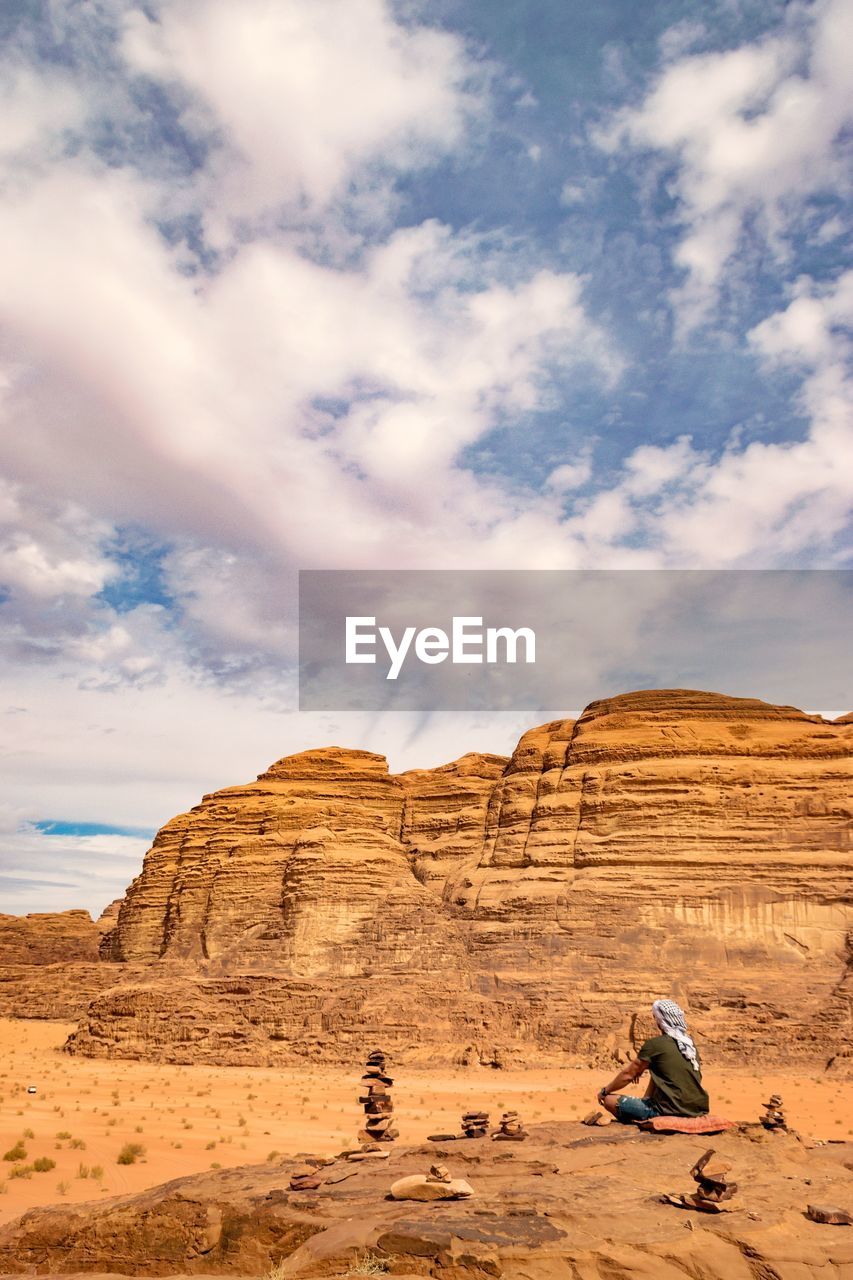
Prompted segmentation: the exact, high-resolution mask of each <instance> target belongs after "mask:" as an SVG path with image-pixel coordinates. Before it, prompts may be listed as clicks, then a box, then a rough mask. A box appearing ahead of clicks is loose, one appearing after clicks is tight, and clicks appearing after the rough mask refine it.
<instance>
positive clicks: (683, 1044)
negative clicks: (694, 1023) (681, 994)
mask: <svg viewBox="0 0 853 1280" xmlns="http://www.w3.org/2000/svg"><path fill="white" fill-rule="evenodd" d="M652 1014H653V1016H654V1020H655V1022H656V1023H657V1024H658V1027H659V1028H660V1030H661V1031H662V1032H663V1034H664V1035H665V1036H671V1037H672V1039H673V1040H674V1041H675V1043H676V1044H677V1045H678V1048H679V1051H680V1052H681V1055H682V1057H684V1058H686V1059H687V1061H688V1062H689V1063H690V1065H691V1067H692V1068H693V1070H694V1071H698V1070H699V1055H698V1054H697V1052H696V1045H695V1044H694V1043H693V1037H692V1036H691V1035H690V1032H689V1031H688V1030H687V1020H686V1018H685V1017H684V1010H683V1009H682V1008H681V1005H679V1004H676V1003H675V1001H674V1000H655V1002H654V1004H653V1005H652Z"/></svg>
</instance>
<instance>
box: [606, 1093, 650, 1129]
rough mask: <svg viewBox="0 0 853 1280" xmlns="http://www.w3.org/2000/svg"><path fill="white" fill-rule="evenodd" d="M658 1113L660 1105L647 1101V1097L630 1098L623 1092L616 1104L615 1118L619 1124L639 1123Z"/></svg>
mask: <svg viewBox="0 0 853 1280" xmlns="http://www.w3.org/2000/svg"><path fill="white" fill-rule="evenodd" d="M660 1114H661V1110H660V1107H657V1106H655V1104H654V1103H653V1102H649V1100H648V1098H632V1097H630V1096H629V1095H628V1094H625V1093H623V1094H622V1095H621V1097H620V1098H619V1101H618V1102H617V1104H616V1119H617V1120H618V1121H620V1123H621V1124H639V1123H640V1122H641V1121H642V1120H651V1118H652V1116H659V1115H660Z"/></svg>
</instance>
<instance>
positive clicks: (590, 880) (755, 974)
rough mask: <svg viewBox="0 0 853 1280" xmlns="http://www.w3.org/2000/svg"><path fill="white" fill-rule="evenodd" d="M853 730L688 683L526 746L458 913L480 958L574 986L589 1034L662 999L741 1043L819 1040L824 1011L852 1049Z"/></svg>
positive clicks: (718, 1035)
mask: <svg viewBox="0 0 853 1280" xmlns="http://www.w3.org/2000/svg"><path fill="white" fill-rule="evenodd" d="M850 732H851V727H850V725H849V724H843V723H842V724H838V723H836V724H828V723H826V722H824V721H823V720H821V719H820V718H818V717H810V716H806V715H804V714H803V713H802V712H799V711H796V710H795V709H793V708H788V707H771V706H768V705H766V704H764V703H761V702H757V701H751V700H746V699H733V698H724V697H721V696H719V695H714V694H703V693H694V692H688V691H683V690H660V691H650V692H646V693H637V694H629V695H625V696H623V697H619V698H612V699H608V700H605V701H601V702H596V703H593V704H592V705H591V706H590V707H588V708H587V710H586V711H585V712H584V714H583V715H582V716H581V718H580V719H579V720H578V721H577V722H576V723H572V722H571V721H558V722H555V723H553V724H550V725H546V726H543V727H542V728H541V729H537V730H534V731H532V732H531V733H529V734H527V735H525V737H524V738H522V740H521V742H520V744H519V747H518V750H517V751H516V753H515V755H514V756H513V758H512V761H511V763H510V765H509V768H508V769H507V772H506V775H505V776H504V778H503V779H502V781H501V782H500V783H499V784H498V786H497V787H496V790H495V793H494V796H493V799H492V804H491V806H490V812H489V820H488V823H487V829H486V839H485V842H484V847H483V851H482V854H481V856H480V857H479V858H478V859H477V860H476V861H474V860H472V861H471V862H470V863H467V864H465V865H464V866H463V867H461V868H460V870H459V872H458V873H457V874H456V876H455V877H452V878H450V880H449V881H448V884H447V888H446V891H445V896H446V901H447V903H448V908H449V909H450V911H451V912H452V914H453V915H454V918H455V919H456V920H457V921H458V922H459V923H460V925H462V926H463V927H464V928H466V930H467V934H468V937H469V939H470V945H471V947H472V950H473V951H474V953H475V954H476V956H477V958H478V964H481V965H484V966H485V964H488V966H489V967H490V969H492V970H496V971H498V972H501V973H503V974H504V976H505V978H506V979H510V978H512V979H514V980H515V981H517V982H518V983H520V984H521V985H523V986H524V987H526V988H528V989H529V988H530V979H531V976H532V975H536V974H537V970H539V969H540V968H541V965H542V964H543V962H545V963H547V964H548V966H549V984H553V983H554V980H555V979H557V981H556V986H557V989H559V988H560V985H561V982H565V981H567V980H568V981H570V982H573V983H575V984H576V986H577V987H578V988H579V989H581V990H582V991H583V995H582V997H581V1003H582V1007H583V1008H584V1010H585V1011H586V1020H587V1021H588V1022H589V1023H590V1024H591V1025H590V1039H592V1038H595V1037H598V1036H600V1028H601V1027H602V1026H603V1027H613V1026H614V1019H613V1012H612V1011H613V1009H614V1008H615V1007H618V1006H619V1005H621V1006H622V1007H623V1008H625V1007H630V1006H631V1005H632V1004H633V1006H634V1007H635V1008H637V1007H638V1006H642V1005H643V1004H644V1003H645V1002H646V1000H647V996H648V995H649V994H651V993H653V992H659V993H663V992H664V991H667V990H668V991H671V992H673V993H674V994H675V995H676V997H678V998H680V999H682V1000H683V1001H685V1002H686V1003H689V1004H690V1005H691V1006H692V1008H693V1010H694V1013H695V1015H696V1018H697V1020H698V1022H699V1024H700V1025H701V1024H703V1023H704V1026H705V1029H706V1032H707V1034H708V1036H709V1037H713V1039H714V1041H715V1042H716V1043H717V1044H718V1045H719V1046H727V1047H729V1048H730V1049H731V1050H732V1051H733V1052H734V1051H736V1049H737V1046H738V1044H739V1043H741V1044H743V1045H744V1049H745V1050H746V1051H748V1050H749V1049H750V1048H751V1047H755V1049H756V1051H757V1049H758V1045H759V1044H760V1043H764V1044H765V1045H766V1044H767V1041H768V1040H769V1041H770V1044H771V1045H772V1046H773V1051H774V1052H775V1051H777V1049H778V1050H781V1049H782V1046H783V1042H784V1041H787V1042H788V1045H789V1046H790V1045H791V1043H794V1042H796V1043H799V1042H800V1041H801V1040H805V1041H808V1039H809V1036H810V1034H811V1033H810V1032H809V1029H808V1022H809V1020H810V1019H811V1018H812V1017H813V1015H814V1014H815V1012H816V1011H817V1010H820V1011H821V1013H820V1017H821V1018H822V1019H823V1018H828V1019H830V1020H831V1021H833V1023H834V1026H835V1030H834V1032H833V1033H832V1034H831V1037H830V1038H831V1039H834V1040H837V1039H838V1038H839V1037H842V1038H843V1037H844V1036H846V1035H849V1031H850V1008H849V1005H848V1004H847V1002H846V1000H844V999H843V998H842V997H841V994H840V992H839V990H837V984H838V982H839V979H840V977H841V975H842V973H843V971H844V963H845V961H844V957H845V954H846V942H845V939H846V933H847V930H848V929H849V928H850V927H851V924H853V897H851V889H852V888H853V876H851V859H850V848H851V827H852V826H853V824H851V816H853V795H851V760H850V746H851V736H850ZM534 980H535V982H537V983H539V985H540V986H541V980H540V979H539V978H538V977H536V978H535V979H534ZM647 1029H648V1024H647V1023H644V1022H641V1023H640V1025H639V1027H637V1028H634V1026H633V1025H632V1024H631V1025H626V1026H624V1027H623V1029H622V1034H623V1035H624V1036H630V1038H631V1039H633V1040H637V1037H638V1036H639V1037H640V1040H639V1042H641V1040H642V1037H643V1036H644V1034H645V1032H646V1030H647ZM578 1037H580V1039H581V1041H582V1042H583V1041H585V1040H586V1039H587V1037H586V1036H585V1035H584V1034H583V1033H581V1032H580V1031H578V1032H576V1041H577V1038H578ZM753 1042H755V1043H754V1045H753Z"/></svg>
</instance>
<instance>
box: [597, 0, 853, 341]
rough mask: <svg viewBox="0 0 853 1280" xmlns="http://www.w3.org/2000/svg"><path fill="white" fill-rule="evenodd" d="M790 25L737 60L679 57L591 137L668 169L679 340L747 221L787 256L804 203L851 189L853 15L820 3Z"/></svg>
mask: <svg viewBox="0 0 853 1280" xmlns="http://www.w3.org/2000/svg"><path fill="white" fill-rule="evenodd" d="M788 25H789V29H788V30H783V32H782V33H781V34H778V33H774V34H771V35H769V36H766V37H764V38H763V39H761V40H760V41H757V42H755V43H753V44H747V45H743V46H742V47H740V48H738V49H732V50H727V51H724V52H714V53H702V54H695V55H691V56H687V57H681V56H677V60H676V61H674V62H672V63H671V64H670V65H669V66H668V67H666V68H665V70H664V71H663V73H662V74H661V76H660V78H659V80H658V82H657V84H656V85H655V86H654V88H653V89H652V90H651V91H650V93H649V94H648V95H647V96H646V98H645V99H644V101H643V102H642V103H641V104H640V106H639V107H636V108H630V109H626V110H624V111H623V112H621V113H620V115H619V116H618V117H617V119H616V120H615V122H614V123H613V125H612V126H611V127H610V128H609V129H608V130H606V131H605V132H604V133H602V134H601V136H600V141H601V143H602V145H604V146H605V147H607V148H608V149H611V150H612V149H615V148H616V147H617V146H619V145H620V143H628V144H631V145H633V146H635V147H640V148H649V149H653V150H657V151H663V152H668V153H670V154H671V155H672V156H673V157H674V158H675V159H676V160H677V163H678V171H677V175H676V177H675V180H674V183H673V190H674V192H675V193H676V194H677V196H678V197H679V199H680V202H681V218H682V221H683V223H684V234H683V236H682V238H681V240H680V243H679V245H678V247H677V249H676V252H675V260H676V262H677V264H678V265H679V266H680V267H682V268H683V269H684V271H685V273H686V278H685V281H684V284H683V285H682V286H681V287H680V288H679V290H678V291H677V293H676V295H675V297H674V302H675V305H676V307H677V309H678V312H679V316H680V320H681V324H682V328H683V330H685V331H687V330H689V329H691V328H693V327H695V325H697V324H699V323H701V322H702V321H703V320H705V319H707V317H708V314H709V311H710V309H711V308H712V306H713V304H714V302H715V299H716V297H717V291H718V289H719V286H720V281H721V278H722V275H723V272H724V270H725V269H726V267H727V266H728V265H729V264H730V263H731V261H732V258H733V256H734V255H735V253H736V251H737V249H738V245H739V242H740V237H741V233H742V231H743V228H744V224H745V222H746V219H747V218H749V217H751V216H754V215H757V216H758V217H759V218H760V219H761V225H762V226H763V232H764V236H765V238H766V240H767V243H768V244H769V245H770V247H771V248H772V249H773V250H774V251H775V252H777V253H784V251H785V249H784V240H783V237H784V234H785V233H786V231H787V230H788V229H789V228H790V227H791V226H794V225H796V219H797V216H798V213H799V211H800V210H801V209H802V207H803V202H804V201H805V199H807V198H808V197H809V196H810V195H812V194H814V193H816V192H820V191H830V192H837V191H839V190H840V189H844V188H849V174H848V173H847V171H846V165H845V160H844V146H843V140H842V132H843V130H844V128H845V126H846V125H848V124H849V123H850V122H851V120H853V94H851V89H850V76H849V69H848V57H847V52H846V51H847V50H848V49H849V48H850V47H851V45H853V9H851V7H850V5H849V4H848V3H847V0H821V2H820V3H818V4H816V5H814V6H813V7H812V8H811V9H808V10H803V9H800V8H795V9H793V10H792V14H791V18H790V22H789V24H788Z"/></svg>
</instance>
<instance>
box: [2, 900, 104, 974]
mask: <svg viewBox="0 0 853 1280" xmlns="http://www.w3.org/2000/svg"><path fill="white" fill-rule="evenodd" d="M100 941H101V930H100V929H99V927H98V925H96V924H95V922H94V920H93V919H92V917H91V916H90V915H89V912H88V911H45V912H38V913H34V914H32V915H28V916H7V915H0V965H3V966H5V965H10V964H12V965H40V964H60V963H67V962H69V961H80V960H90V961H96V960H97V959H98V946H99V944H100Z"/></svg>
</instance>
